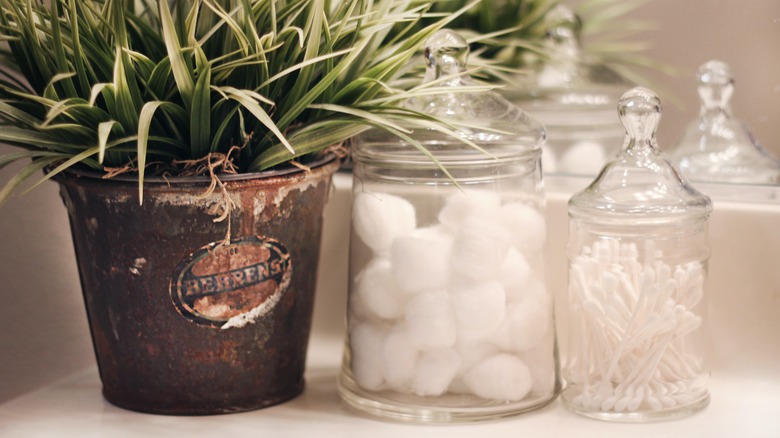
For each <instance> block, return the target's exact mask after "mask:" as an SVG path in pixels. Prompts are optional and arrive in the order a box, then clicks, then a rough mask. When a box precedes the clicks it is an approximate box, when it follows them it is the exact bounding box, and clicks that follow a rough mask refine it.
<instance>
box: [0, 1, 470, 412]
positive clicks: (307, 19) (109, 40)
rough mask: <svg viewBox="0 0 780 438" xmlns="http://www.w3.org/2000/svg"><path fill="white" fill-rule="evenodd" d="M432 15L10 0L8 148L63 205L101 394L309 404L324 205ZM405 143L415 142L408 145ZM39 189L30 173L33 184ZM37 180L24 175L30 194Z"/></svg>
mask: <svg viewBox="0 0 780 438" xmlns="http://www.w3.org/2000/svg"><path fill="white" fill-rule="evenodd" d="M430 7H431V2H426V1H415V0H409V1H401V2H398V1H393V0H375V1H372V2H366V1H361V0H344V1H330V0H276V1H267V0H221V1H216V0H179V1H175V2H171V1H161V2H157V1H149V0H141V1H124V0H52V1H51V2H39V1H34V0H3V1H2V2H0V38H1V39H2V40H3V41H4V43H5V44H7V46H6V47H4V48H3V50H2V53H0V59H2V64H3V66H2V70H1V71H0V142H4V143H7V144H10V145H14V146H18V147H19V151H18V152H14V153H11V154H7V155H5V156H3V157H0V166H4V165H6V164H8V163H12V162H15V161H19V160H29V163H28V164H27V165H25V166H24V167H23V168H22V170H21V171H20V172H19V173H18V174H17V175H15V176H14V177H13V178H11V180H10V181H9V182H8V184H7V185H6V186H5V187H4V188H3V189H2V191H0V202H2V201H3V200H5V199H7V197H8V196H10V195H11V194H12V193H13V192H14V191H15V190H17V189H18V188H19V187H20V186H21V185H22V184H23V183H24V182H25V181H35V182H36V184H40V183H41V182H43V181H45V180H48V179H54V180H55V181H57V182H58V183H59V185H60V188H61V196H62V199H63V201H64V203H65V205H66V207H67V209H68V213H69V217H70V222H71V230H72V234H73V239H74V246H75V251H76V256H77V260H78V263H79V275H80V278H81V283H82V288H83V292H84V298H85V304H86V308H87V314H88V317H89V320H90V327H91V334H92V340H93V344H94V347H95V353H96V357H97V361H98V365H99V370H100V376H101V380H102V382H103V392H104V395H105V397H106V398H107V399H108V400H109V401H110V402H112V403H114V404H117V405H119V406H123V407H126V408H129V409H134V410H139V411H147V412H155V413H164V414H212V413H221V412H234V411H241V410H248V409H254V408H259V407H263V406H268V405H272V404H276V403H280V402H282V401H285V400H287V399H289V398H292V397H294V396H295V395H297V394H299V393H300V392H301V391H302V389H303V369H304V364H305V353H306V345H307V341H308V334H309V330H310V320H311V311H312V301H313V290H314V286H315V279H316V267H317V261H318V253H319V242H320V227H321V223H322V208H323V205H324V203H325V200H326V198H327V194H328V187H329V181H330V177H331V175H332V173H333V172H334V171H335V170H336V168H337V167H338V160H337V159H336V158H334V154H337V153H338V151H339V149H340V148H339V146H340V145H342V144H343V143H344V142H346V141H348V139H349V138H351V137H352V136H354V135H356V134H358V133H360V132H362V131H363V130H365V129H368V128H371V127H373V128H379V129H385V130H387V131H390V132H392V133H394V134H396V135H399V136H406V133H407V130H406V128H402V127H401V123H404V124H405V126H409V125H412V126H422V127H437V126H442V125H440V124H438V122H437V120H436V119H434V118H430V117H424V116H421V115H419V114H416V113H414V112H413V111H410V110H408V109H405V108H404V107H403V105H402V102H404V101H405V100H406V99H408V98H410V97H413V96H415V95H417V94H422V93H432V92H436V85H435V84H433V85H432V86H428V87H427V88H426V87H419V88H415V89H412V90H409V91H406V90H401V89H397V88H394V87H393V86H392V83H393V80H395V79H397V78H398V77H400V76H401V75H402V74H403V73H404V68H405V66H406V65H407V64H408V61H409V59H410V58H411V57H412V56H414V55H415V54H416V53H417V51H418V49H419V48H420V46H421V45H422V43H423V42H424V41H425V40H426V39H427V38H428V37H429V36H430V35H431V34H432V33H433V32H435V31H436V30H438V29H439V28H441V27H443V26H444V25H445V24H446V23H447V22H448V21H449V20H451V19H453V18H455V17H456V16H457V13H455V14H452V15H447V16H445V17H442V16H439V17H437V18H436V19H435V20H434V21H433V22H432V23H431V24H429V25H426V26H424V27H417V23H419V22H420V20H421V19H423V18H424V17H425V16H426V11H428V10H429V8H430ZM412 142H413V140H412ZM41 172H43V176H42V177H38V175H41ZM31 178H32V180H31Z"/></svg>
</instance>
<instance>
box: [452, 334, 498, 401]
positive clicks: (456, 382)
mask: <svg viewBox="0 0 780 438" xmlns="http://www.w3.org/2000/svg"><path fill="white" fill-rule="evenodd" d="M455 351H457V352H458V356H459V357H460V368H458V375H457V376H456V377H455V379H453V380H452V382H451V383H450V387H449V389H448V390H449V391H450V392H453V393H457V394H467V393H471V390H470V389H469V388H468V386H466V383H465V382H463V376H464V375H466V373H468V372H469V371H470V370H471V368H472V367H474V365H476V364H477V363H479V362H481V361H482V360H483V359H485V358H486V357H488V356H492V355H494V354H497V353H500V350H499V349H498V347H496V346H495V345H492V344H490V343H489V342H483V341H465V342H464V341H459V342H458V343H456V344H455Z"/></svg>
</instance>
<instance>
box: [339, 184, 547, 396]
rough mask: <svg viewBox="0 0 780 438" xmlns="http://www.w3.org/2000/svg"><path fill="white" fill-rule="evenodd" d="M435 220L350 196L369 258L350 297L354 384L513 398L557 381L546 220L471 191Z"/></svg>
mask: <svg viewBox="0 0 780 438" xmlns="http://www.w3.org/2000/svg"><path fill="white" fill-rule="evenodd" d="M435 222H436V223H435V224H434V225H432V226H425V227H418V226H417V217H416V211H415V207H414V206H413V205H412V204H411V203H410V202H409V201H407V200H406V199H404V198H402V197H399V196H395V195H390V194H386V193H366V192H361V193H358V194H357V195H356V196H355V198H354V201H353V210H352V224H353V225H352V226H353V229H354V232H355V234H356V235H357V237H358V238H359V239H360V241H361V242H362V244H364V245H365V246H367V247H368V248H370V254H371V257H370V260H368V261H367V263H366V264H365V266H364V267H362V269H361V270H360V272H359V273H357V275H355V276H354V278H353V279H352V284H351V289H350V298H349V301H350V304H349V315H348V321H349V335H348V336H349V349H350V351H349V353H350V356H349V357H350V362H349V366H350V370H351V375H352V377H353V379H354V380H355V382H356V383H357V384H358V385H359V386H360V387H362V388H364V389H366V390H371V391H378V390H385V389H389V390H394V391H398V392H401V393H411V394H416V395H419V396H438V395H442V394H444V393H447V392H450V393H456V394H473V395H476V396H478V397H481V398H484V399H495V400H507V401H517V400H521V399H523V398H524V397H526V395H527V394H528V393H529V392H530V391H532V390H534V389H540V386H541V387H544V386H545V385H547V384H548V382H552V381H554V372H555V371H554V367H555V364H554V360H553V347H552V345H553V343H554V340H553V333H552V332H553V328H552V325H553V324H552V303H551V298H550V296H549V295H548V293H547V290H546V288H545V286H544V283H543V272H542V265H543V264H542V263H541V262H540V261H541V257H542V253H543V246H544V242H545V237H546V228H545V220H544V216H543V215H542V214H541V213H540V212H539V211H538V210H537V209H535V208H533V207H531V206H529V205H526V204H524V203H522V202H505V203H502V202H501V198H500V197H499V196H498V195H497V194H495V193H494V192H490V191H487V190H471V191H458V192H455V193H454V194H452V195H451V196H450V197H448V198H447V200H446V202H445V204H444V207H443V208H442V209H441V210H439V211H438V214H437V218H436V221H435ZM529 260H531V261H533V262H532V263H529ZM540 390H541V389H540Z"/></svg>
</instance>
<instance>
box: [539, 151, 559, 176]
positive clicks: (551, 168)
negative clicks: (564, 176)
mask: <svg viewBox="0 0 780 438" xmlns="http://www.w3.org/2000/svg"><path fill="white" fill-rule="evenodd" d="M542 170H543V172H544V173H555V172H556V171H557V170H558V159H557V158H555V152H553V151H552V149H550V147H549V146H542Z"/></svg>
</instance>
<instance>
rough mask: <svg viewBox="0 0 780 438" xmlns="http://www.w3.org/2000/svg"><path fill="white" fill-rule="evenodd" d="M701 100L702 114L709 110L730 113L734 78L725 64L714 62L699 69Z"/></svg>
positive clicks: (707, 63)
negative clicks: (729, 107)
mask: <svg viewBox="0 0 780 438" xmlns="http://www.w3.org/2000/svg"><path fill="white" fill-rule="evenodd" d="M698 76H699V89H698V91H699V98H700V99H701V106H702V112H704V111H709V110H716V109H717V110H723V111H728V105H729V100H731V95H732V93H733V92H734V78H733V76H732V75H731V69H730V68H729V66H728V64H726V63H725V62H721V61H717V60H712V61H709V62H706V63H704V64H702V65H701V67H699V75H698Z"/></svg>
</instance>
